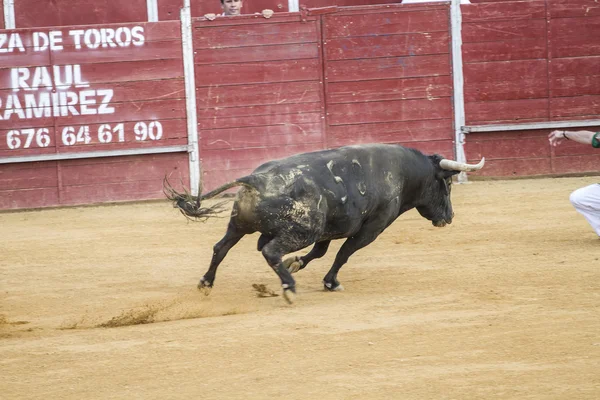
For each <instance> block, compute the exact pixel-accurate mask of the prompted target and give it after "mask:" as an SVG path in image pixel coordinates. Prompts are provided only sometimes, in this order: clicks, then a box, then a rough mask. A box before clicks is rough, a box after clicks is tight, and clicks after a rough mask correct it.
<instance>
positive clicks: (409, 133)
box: [327, 119, 454, 147]
mask: <svg viewBox="0 0 600 400" xmlns="http://www.w3.org/2000/svg"><path fill="white" fill-rule="evenodd" d="M453 136H454V131H453V129H452V120H451V119H434V120H418V121H401V122H383V123H372V124H356V125H336V126H331V127H329V129H328V135H327V145H328V146H329V147H339V146H345V145H350V144H361V143H404V144H405V145H409V144H410V143H411V142H422V141H429V140H440V139H446V140H451V139H452V138H453Z"/></svg>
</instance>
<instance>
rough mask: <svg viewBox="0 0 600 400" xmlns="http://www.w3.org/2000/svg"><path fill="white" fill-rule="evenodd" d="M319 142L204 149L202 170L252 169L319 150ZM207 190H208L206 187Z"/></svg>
mask: <svg viewBox="0 0 600 400" xmlns="http://www.w3.org/2000/svg"><path fill="white" fill-rule="evenodd" d="M321 148H322V147H321V144H320V143H306V144H300V145H292V146H285V147H282V146H273V147H256V148H244V149H233V150H230V149H217V150H204V151H203V153H202V159H204V160H209V161H206V162H204V163H203V165H202V166H203V168H202V169H203V170H204V171H205V172H207V173H210V172H211V171H217V172H219V171H223V170H229V169H234V170H236V169H237V170H240V169H245V170H254V169H255V168H256V167H258V166H259V165H261V164H263V163H265V162H267V161H271V160H276V159H280V158H284V157H287V156H291V155H293V154H298V153H304V152H308V151H316V150H320V149H321ZM207 190H209V189H208V188H207Z"/></svg>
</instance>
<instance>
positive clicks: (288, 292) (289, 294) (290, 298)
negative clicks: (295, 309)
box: [282, 284, 296, 304]
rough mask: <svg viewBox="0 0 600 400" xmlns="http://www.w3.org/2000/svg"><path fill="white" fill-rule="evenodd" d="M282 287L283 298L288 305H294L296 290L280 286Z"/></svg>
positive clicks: (291, 287)
mask: <svg viewBox="0 0 600 400" xmlns="http://www.w3.org/2000/svg"><path fill="white" fill-rule="evenodd" d="M282 286H283V298H284V299H285V301H287V302H288V304H294V301H296V288H295V287H294V286H288V285H285V284H284V285H282Z"/></svg>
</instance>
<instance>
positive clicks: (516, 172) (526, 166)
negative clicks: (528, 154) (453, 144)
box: [468, 153, 552, 177]
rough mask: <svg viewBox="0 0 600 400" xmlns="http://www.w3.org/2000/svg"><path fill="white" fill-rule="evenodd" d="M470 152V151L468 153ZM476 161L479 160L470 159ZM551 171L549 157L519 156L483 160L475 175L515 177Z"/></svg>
mask: <svg viewBox="0 0 600 400" xmlns="http://www.w3.org/2000/svg"><path fill="white" fill-rule="evenodd" d="M468 154H470V153H468ZM470 161H471V162H476V161H479V160H470ZM551 173H552V164H551V161H550V159H549V158H521V159H514V160H488V159H487V158H486V160H485V168H483V169H482V170H481V171H477V172H476V173H472V174H473V175H475V176H491V177H516V176H535V175H549V174H551Z"/></svg>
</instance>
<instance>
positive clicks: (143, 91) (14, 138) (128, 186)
mask: <svg viewBox="0 0 600 400" xmlns="http://www.w3.org/2000/svg"><path fill="white" fill-rule="evenodd" d="M3 33H4V34H5V35H7V36H8V37H9V38H12V39H9V43H11V42H10V41H11V40H12V44H13V46H12V47H11V46H7V47H5V50H9V51H7V52H4V53H2V54H0V101H1V104H0V118H1V120H0V124H1V125H0V137H1V138H2V140H1V141H0V208H2V209H13V208H29V207H45V206H54V205H72V204H85V203H95V202H105V201H123V200H140V199H150V198H157V197H159V196H160V195H161V194H162V186H161V179H162V177H163V176H164V175H165V174H167V173H171V172H172V171H177V173H178V174H181V175H182V176H184V177H187V176H188V174H189V173H188V158H187V130H186V115H185V91H184V86H183V85H184V83H183V82H184V81H183V67H182V56H181V31H180V25H179V22H160V23H141V24H118V25H103V26H94V27H90V26H71V27H65V28H54V29H44V28H41V29H21V30H13V31H4V32H3ZM102 35H104V38H105V39H106V40H104V42H103V43H104V45H102V44H101V40H100V39H101V36H102ZM49 38H53V39H52V40H51V39H49ZM111 38H112V39H111ZM46 39H48V40H46ZM125 154H130V155H127V156H125ZM100 156H103V157H100ZM42 159H47V161H41V160H42Z"/></svg>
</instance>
